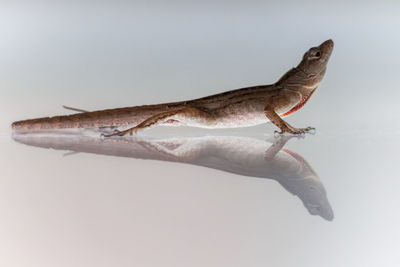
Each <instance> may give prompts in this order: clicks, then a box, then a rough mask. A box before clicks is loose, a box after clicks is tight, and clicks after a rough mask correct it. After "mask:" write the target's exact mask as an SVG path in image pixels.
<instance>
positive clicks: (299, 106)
mask: <svg viewBox="0 0 400 267" xmlns="http://www.w3.org/2000/svg"><path fill="white" fill-rule="evenodd" d="M316 89H317V87H315V88H314V89H313V90H312V91H310V92H308V93H307V94H305V95H303V97H302V98H301V100H300V101H299V103H297V105H296V106H294V107H292V108H291V109H290V110H289V111H288V112H285V113H284V114H282V115H281V117H286V116H288V115H290V114H292V113H293V112H295V111H297V110H299V109H301V108H302V107H303V106H304V105H305V104H306V103H307V101H308V100H310V98H311V97H312V95H313V94H314V92H315V90H316Z"/></svg>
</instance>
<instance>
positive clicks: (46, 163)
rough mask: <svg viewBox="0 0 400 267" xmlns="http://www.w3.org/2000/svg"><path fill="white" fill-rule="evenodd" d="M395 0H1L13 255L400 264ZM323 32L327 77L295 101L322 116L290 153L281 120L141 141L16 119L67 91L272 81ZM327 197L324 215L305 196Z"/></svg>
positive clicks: (115, 103)
mask: <svg viewBox="0 0 400 267" xmlns="http://www.w3.org/2000/svg"><path fill="white" fill-rule="evenodd" d="M399 13H400V7H399V4H398V3H397V2H395V1H380V2H379V4H374V3H373V2H370V3H368V2H359V3H357V2H354V3H353V4H344V3H343V4H335V5H328V4H322V3H319V2H304V3H297V4H295V3H285V4H280V5H278V6H277V5H273V4H269V3H253V4H251V5H250V4H248V3H240V2H235V3H232V4H231V3H229V4H228V3H224V2H222V1H221V2H218V3H216V4H211V3H205V4H182V3H178V2H172V3H170V4H169V5H168V6H166V5H165V4H162V3H158V4H155V3H154V4H146V3H142V4H131V5H126V4H111V2H110V3H107V4H105V3H102V4H99V5H97V6H93V5H92V4H90V3H83V4H68V5H67V4H64V5H55V4H51V3H50V2H45V1H42V2H40V3H39V2H38V3H36V4H35V5H33V4H29V3H23V2H21V4H15V3H2V4H1V9H0V15H1V18H2V23H0V36H2V37H1V40H0V58H1V60H0V83H1V84H0V112H1V114H2V115H1V117H0V119H1V120H0V134H1V139H0V145H1V150H0V266H24V267H25V266H85V267H86V266H174V267H176V266H307V267H309V266H349V267H350V266H351V267H353V266H363V267H364V266H390V267H391V266H399V265H400V256H399V254H398V251H399V248H400V245H399V240H400V229H399V225H400V215H399V212H398V209H399V205H400V196H399V193H398V188H400V180H399V179H400V175H399V173H400V170H399V163H398V161H399V160H398V159H399V156H398V148H399V147H400V146H399V145H400V139H399V136H400V123H399V122H400V108H399V104H398V102H399V99H400V90H399V88H398V73H399V69H400V53H399V52H398V48H399V47H400V35H398V34H396V33H397V32H398V29H399V27H400V19H399V16H398V14H399ZM328 38H332V39H333V40H334V41H335V49H334V51H333V55H332V58H331V60H330V63H329V65H328V70H327V74H326V77H325V78H324V80H323V82H322V84H321V85H320V88H318V90H317V92H316V94H315V95H314V96H313V98H312V99H311V100H310V101H309V102H308V103H307V105H306V106H305V107H304V108H302V109H301V110H300V111H298V112H296V113H295V114H294V115H293V116H291V117H290V118H288V121H289V122H290V123H291V124H292V125H294V126H297V127H304V126H308V125H312V126H315V127H316V128H317V133H316V134H315V135H308V136H306V137H305V138H304V139H297V138H293V139H291V140H289V141H288V142H287V143H286V145H285V147H284V150H280V151H279V152H277V154H276V156H277V158H275V157H273V158H272V159H270V158H268V157H266V155H265V153H264V152H265V151H268V149H269V148H270V146H271V144H272V143H274V142H275V141H276V139H275V138H274V137H273V136H271V134H272V133H273V131H274V130H275V128H274V126H273V125H269V124H268V125H261V126H257V127H252V128H244V129H237V130H215V131H211V130H209V131H208V130H201V129H193V128H164V127H160V128H155V129H151V130H149V131H146V132H143V133H142V134H141V135H140V136H139V137H138V138H142V139H144V140H146V142H144V143H142V144H145V146H139V147H141V149H142V150H140V151H141V152H140V151H139V152H138V150H130V149H129V148H130V147H132V146H133V147H137V143H135V142H133V143H132V140H135V139H129V140H131V142H130V141H127V142H128V144H127V145H121V141H116V145H115V146H113V145H111V141H107V140H105V142H100V140H98V139H96V138H95V136H91V137H90V138H89V139H84V140H82V138H77V139H74V138H75V137H71V136H70V137H68V138H67V137H64V139H62V138H61V137H59V138H58V139H56V140H54V139H51V138H50V137H47V138H44V139H39V141H38V140H36V141H35V140H33V141H32V140H31V143H30V145H29V146H27V145H23V144H20V143H18V142H15V141H14V140H13V139H12V134H11V131H10V128H9V126H10V124H11V122H12V121H15V120H19V119H27V118H34V117H41V116H48V115H57V114H66V113H68V111H66V110H63V109H62V108H61V105H69V106H75V107H78V108H82V109H88V110H96V109H104V108H112V107H122V106H132V105H140V104H150V103H159V102H166V101H175V100H182V99H190V98H195V97H200V96H204V95H208V94H212V93H217V92H221V91H225V90H231V89H235V88H240V87H244V86H250V85H256V84H269V83H272V82H274V81H276V80H277V79H278V78H279V77H280V76H281V75H283V74H284V72H285V71H287V70H288V69H290V68H291V67H292V66H294V65H296V64H297V63H298V61H299V60H300V58H301V56H302V55H303V53H304V52H305V51H306V50H307V49H308V48H309V47H311V46H313V45H316V44H318V43H320V42H321V41H323V40H326V39H328ZM127 140H128V139H127ZM148 140H153V141H150V142H149V141H148ZM154 140H158V141H155V142H154ZM160 140H161V141H160ZM166 140H167V141H166ZM171 140H172V141H171ZM182 140H184V142H183V143H184V144H185V145H183V146H182ZM20 141H21V140H20ZM25 141H26V140H25ZM32 142H33V143H32ZM34 144H35V145H36V146H32V145H34ZM187 144H189V146H187ZM37 145H42V146H49V147H52V148H55V149H43V148H41V147H37ZM149 145H150V146H149ZM154 148H156V149H155V151H156V152H157V153H156V152H154ZM246 148H248V149H246ZM250 148H251V149H250ZM99 149H100V150H99ZM143 149H144V150H143ZM146 149H150V151H151V152H150V154H149V152H148V150H146ZM68 151H77V152H80V153H76V154H67V155H65V154H66V153H68ZM99 151H100V152H102V153H99ZM121 151H122V152H124V153H127V154H125V156H124V157H121ZM143 151H144V152H143ZM146 151H147V152H146ZM160 151H161V152H160ZM182 151H183V152H182ZM188 151H189V152H190V153H187V152H188ZM285 151H286V152H285ZM287 151H292V152H294V153H295V154H294V153H293V154H290V153H287ZM94 152H97V153H94ZM177 152H178V153H177ZM143 153H144V154H143ZM146 153H148V154H146ZM154 153H155V154H154ZM160 153H161V154H160ZM267 154H268V153H267ZM146 155H147V156H146ZM291 155H292V156H291ZM293 155H298V157H297V159H299V157H300V158H302V159H303V160H304V161H305V162H307V165H309V166H311V168H312V169H313V172H310V173H314V174H313V176H312V177H314V178H315V179H314V180H302V179H299V180H298V181H301V183H300V184H297V183H295V182H296V179H293V180H290V179H289V180H288V178H290V177H289V176H287V174H290V175H291V177H294V178H296V177H297V179H298V178H299V177H300V176H301V174H302V172H301V170H303V171H304V168H303V167H302V166H304V165H302V164H299V161H298V160H296V157H293ZM130 156H133V157H130ZM171 157H172V158H171ZM142 158H148V159H147V160H144V159H142ZM280 159H282V161H280ZM246 160H248V162H246ZM264 161H265V165H263V164H262V163H263V162H264ZM300 162H301V161H300ZM204 166H206V167H204ZM264 167H265V169H264ZM267 167H269V168H267ZM260 171H262V173H263V174H265V175H264V176H265V177H264V178H269V179H259V178H255V176H257V175H256V174H257V173H258V174H259V173H260ZM284 175H286V178H282V177H284ZM299 175H300V176H299ZM258 176H262V175H258ZM266 176H269V177H266ZM301 177H303V176H301ZM301 177H300V178H301ZM316 177H318V179H316ZM285 179H286V180H285ZM304 182H305V183H304ZM307 182H314V184H312V186H311V187H313V186H315V187H316V188H318V189H319V191H317V192H324V193H323V194H319V195H317V197H315V195H312V194H310V193H307V190H303V187H301V186H303V185H305V188H310V186H309V185H310V184H307ZM315 182H316V183H315ZM293 184H294V185H295V186H293ZM321 188H322V189H323V190H322V189H321ZM300 192H301V193H300ZM312 192H314V191H312ZM293 194H295V195H293ZM315 200H318V201H317V203H319V205H320V207H322V206H321V203H324V204H325V205H324V206H323V207H329V209H322V210H324V211H328V212H327V213H323V214H325V215H323V216H322V213H318V212H317V214H316V216H313V215H311V214H310V213H316V211H315V210H313V208H315V207H316V206H315V203H316V202H315ZM321 201H322V202H321ZM310 203H311V205H310ZM327 204H328V206H327ZM311 211H312V212H311ZM320 211H321V210H320ZM318 215H319V216H318Z"/></svg>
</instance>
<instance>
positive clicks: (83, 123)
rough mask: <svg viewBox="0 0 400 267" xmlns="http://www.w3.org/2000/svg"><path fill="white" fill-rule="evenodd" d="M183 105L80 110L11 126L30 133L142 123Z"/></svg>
mask: <svg viewBox="0 0 400 267" xmlns="http://www.w3.org/2000/svg"><path fill="white" fill-rule="evenodd" d="M182 105H184V102H175V103H166V104H159V105H146V106H135V107H127V108H117V109H107V110H98V111H91V112H85V110H79V111H80V112H81V113H76V114H71V115H64V116H54V117H44V118H37V119H29V120H21V121H16V122H14V123H12V124H11V128H12V130H13V131H14V132H16V133H29V132H40V131H51V130H55V129H77V128H99V127H119V126H132V125H137V124H138V123H141V122H142V121H144V120H145V119H147V118H149V117H151V116H153V115H155V114H158V113H161V112H166V111H173V110H175V109H179V108H181V107H182ZM67 108H69V107H67ZM69 109H72V108H69ZM74 110H75V111H78V109H75V108H74Z"/></svg>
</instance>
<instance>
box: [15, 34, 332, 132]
mask: <svg viewBox="0 0 400 267" xmlns="http://www.w3.org/2000/svg"><path fill="white" fill-rule="evenodd" d="M332 50H333V41H332V40H327V41H325V42H323V43H322V44H321V45H319V46H317V47H312V48H310V49H309V50H308V51H307V52H306V53H305V54H304V56H303V59H302V60H301V62H300V63H299V65H298V66H297V67H295V68H292V69H291V70H289V71H288V72H287V73H286V74H285V75H283V76H282V77H281V78H280V79H279V80H278V81H277V82H276V83H274V84H271V85H259V86H252V87H246V88H241V89H236V90H232V91H227V92H224V93H219V94H215V95H211V96H207V97H203V98H198V99H194V100H188V101H181V102H173V103H164V104H158V105H144V106H134V107H126V108H116V109H107V110H100V111H92V112H87V111H84V110H80V109H73V108H70V109H73V110H75V111H80V112H81V113H77V114H72V115H65V116H55V117H46V118H38V119H30V120H23V121H17V122H14V123H13V124H12V128H13V129H14V130H15V131H17V132H21V133H26V132H35V131H43V130H45V131H46V130H53V129H69V128H102V129H105V128H109V129H115V128H117V127H123V128H124V130H121V131H119V130H115V132H114V133H111V134H106V135H104V136H106V137H110V136H123V135H125V134H127V133H129V134H132V133H133V132H135V133H136V132H137V131H139V130H142V129H146V128H149V127H150V126H155V125H159V124H162V125H187V126H195V127H202V128H234V127H246V126H253V125H257V124H262V123H265V122H266V121H268V119H269V120H270V121H271V122H272V123H274V124H275V125H276V126H277V127H279V128H280V130H281V131H280V132H279V133H280V134H283V133H285V132H287V133H291V134H303V133H305V132H309V131H311V130H314V128H312V127H307V128H294V127H293V126H291V125H289V124H288V123H287V122H285V121H284V120H283V119H282V118H281V117H285V116H287V115H289V114H291V113H293V112H295V111H297V110H298V109H300V108H301V107H303V106H304V104H305V103H306V102H307V101H308V100H309V99H310V97H311V96H312V95H313V93H314V92H315V90H316V88H317V87H318V85H319V83H320V82H321V80H322V78H323V77H324V74H325V71H326V66H327V63H328V60H329V57H330V55H331V53H332ZM275 132H276V131H275Z"/></svg>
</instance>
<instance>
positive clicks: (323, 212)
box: [13, 134, 333, 220]
mask: <svg viewBox="0 0 400 267" xmlns="http://www.w3.org/2000/svg"><path fill="white" fill-rule="evenodd" d="M292 137H293V136H281V137H279V138H277V139H275V141H274V142H273V143H272V144H270V143H268V142H266V141H262V140H258V139H255V138H249V137H238V136H205V137H179V138H168V139H150V138H140V137H132V138H111V139H105V140H101V139H99V138H97V137H90V136H82V135H39V134H21V135H18V134H16V135H14V136H13V138H14V139H15V140H16V141H17V142H20V143H24V144H27V145H31V146H38V147H44V148H53V149H57V150H70V151H71V152H72V153H74V152H86V153H93V154H102V155H110V156H118V157H131V158H138V159H153V160H163V161H172V162H182V163H188V164H193V165H199V166H204V167H209V168H213V169H217V170H222V171H225V172H229V173H234V174H239V175H244V176H250V177H259V178H270V179H273V180H276V181H277V182H279V183H280V184H281V185H282V186H283V187H284V188H285V189H286V190H287V191H289V192H290V193H292V194H294V195H296V196H298V197H299V198H300V199H301V201H302V202H303V204H304V206H305V207H306V208H307V210H308V212H309V213H310V214H312V215H319V216H321V217H323V218H324V219H326V220H333V211H332V208H331V206H330V204H329V201H328V199H327V196H326V191H325V188H324V186H323V184H322V183H321V181H320V180H319V177H318V175H317V174H316V173H315V171H314V170H313V169H312V168H311V166H310V165H309V164H308V163H307V161H306V160H305V159H304V158H303V157H301V156H300V155H299V154H297V153H295V152H293V151H290V150H288V149H285V148H283V147H284V145H285V144H286V142H287V141H288V140H289V139H291V138H292Z"/></svg>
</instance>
